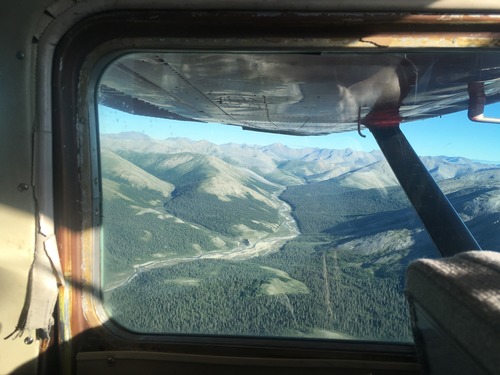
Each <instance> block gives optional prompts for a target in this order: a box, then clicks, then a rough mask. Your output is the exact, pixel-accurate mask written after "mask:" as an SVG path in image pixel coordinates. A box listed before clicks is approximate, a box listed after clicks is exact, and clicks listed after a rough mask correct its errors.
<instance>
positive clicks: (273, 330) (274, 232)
mask: <svg viewBox="0 0 500 375" xmlns="http://www.w3.org/2000/svg"><path fill="white" fill-rule="evenodd" d="M101 147H102V154H101V165H102V176H103V196H104V201H103V212H104V214H103V227H104V229H103V244H104V251H103V284H102V285H103V298H104V306H105V308H106V310H107V313H108V315H109V316H111V317H112V319H113V320H114V321H115V322H116V323H117V324H119V325H122V326H123V327H125V328H126V329H129V330H132V331H137V332H146V333H148V332H149V333H163V334H217V335H250V336H255V335H258V336H278V337H312V338H318V339H320V338H325V337H333V338H343V339H349V340H353V339H356V340H369V341H385V342H388V341H390V342H408V341H411V331H410V327H409V320H408V313H407V311H406V304H405V298H404V270H405V268H406V265H407V264H408V263H409V262H410V261H411V260H413V259H416V258H419V257H437V256H438V254H437V252H436V250H435V248H434V245H433V244H432V241H431V240H430V239H429V237H428V235H427V234H426V232H425V229H424V228H422V225H421V223H420V221H419V219H418V217H417V216H416V214H415V213H414V211H413V209H412V208H411V207H410V206H409V204H408V202H407V199H406V197H405V195H404V193H403V192H402V191H401V189H400V188H399V186H398V185H397V182H396V180H395V178H394V176H393V175H392V172H391V171H390V169H389V167H388V166H387V163H386V162H385V161H384V160H383V157H382V155H381V153H380V152H377V151H373V152H370V153H365V152H359V151H353V150H349V149H346V150H326V149H314V148H302V149H292V148H288V147H286V146H283V145H279V144H274V145H268V146H252V145H237V144H226V145H215V144H211V143H209V142H206V141H197V142H194V141H189V140H187V139H179V138H170V139H166V140H156V139H152V138H149V137H147V136H144V135H142V134H138V133H122V134H113V135H102V136H101ZM422 160H423V162H424V164H426V165H427V166H428V168H429V170H430V172H431V174H432V175H433V177H434V178H435V179H436V180H437V181H438V184H440V185H441V187H442V188H443V190H444V192H445V193H446V194H447V195H448V198H449V199H450V200H451V202H452V203H453V204H454V205H455V207H456V209H457V211H458V212H459V214H460V215H461V216H462V218H463V219H464V221H466V222H467V224H468V225H469V227H470V228H471V231H473V233H474V235H475V236H476V237H477V238H478V241H479V242H480V244H481V245H482V246H483V247H484V248H489V249H493V250H498V249H500V239H499V238H498V235H496V233H498V229H500V228H499V226H500V215H499V214H498V207H499V206H500V194H499V192H500V168H499V167H498V166H496V165H488V164H484V163H478V162H473V161H470V160H467V159H463V158H448V157H424V158H422Z"/></svg>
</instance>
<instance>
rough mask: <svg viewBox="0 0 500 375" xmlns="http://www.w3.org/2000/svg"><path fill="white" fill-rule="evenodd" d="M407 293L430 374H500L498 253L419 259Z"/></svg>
mask: <svg viewBox="0 0 500 375" xmlns="http://www.w3.org/2000/svg"><path fill="white" fill-rule="evenodd" d="M406 293H407V296H408V300H409V303H410V312H411V316H412V323H413V329H414V336H415V343H416V345H417V352H418V355H419V359H420V361H421V363H422V366H423V369H424V372H425V373H427V374H500V253H495V252H490V251H471V252H466V253H461V254H458V255H456V256H454V257H450V258H443V259H437V260H433V259H420V260H417V261H415V262H413V263H412V264H410V266H409V267H408V271H407V273H406Z"/></svg>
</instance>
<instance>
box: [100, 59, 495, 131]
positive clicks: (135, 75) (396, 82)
mask: <svg viewBox="0 0 500 375" xmlns="http://www.w3.org/2000/svg"><path fill="white" fill-rule="evenodd" d="M498 77H500V57H499V56H498V55H495V54H487V53H456V52H455V53H421V52H419V53H406V54H403V53H363V54H361V53H342V54H338V53H337V54H336V53H311V54H308V53H243V54H241V53H197V52H193V53H189V52H185V53H131V54H128V55H126V56H124V57H121V58H120V59H118V60H116V61H115V62H114V63H113V64H111V65H110V66H109V67H108V69H107V70H106V72H105V74H104V75H103V78H102V80H101V82H100V88H99V103H100V104H103V105H106V106H109V107H112V108H115V109H118V110H121V111H125V112H129V113H134V114H137V115H144V116H153V117H161V118H167V119H175V120H185V121H201V122H211V123H221V124H228V125H238V126H241V127H243V128H245V129H251V130H258V131H266V132H274V133H284V134H294V135H319V134H329V133H336V132H345V131H352V130H356V129H357V128H358V123H363V121H364V119H365V117H366V116H367V115H368V114H369V113H370V111H372V109H373V108H377V110H378V111H379V112H380V111H384V110H385V109H387V110H388V111H389V110H393V109H394V108H399V118H400V119H401V121H402V122H408V121H414V120H420V119H424V118H430V117H436V116H442V115H445V114H448V113H453V112H457V111H462V110H466V109H467V108H468V106H469V94H468V84H469V83H470V82H482V83H484V90H485V92H486V97H487V103H490V102H497V101H500V78H498Z"/></svg>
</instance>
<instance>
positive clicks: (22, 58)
mask: <svg viewBox="0 0 500 375" xmlns="http://www.w3.org/2000/svg"><path fill="white" fill-rule="evenodd" d="M25 57H26V55H25V54H24V52H23V51H17V52H16V58H17V59H18V60H24V58H25Z"/></svg>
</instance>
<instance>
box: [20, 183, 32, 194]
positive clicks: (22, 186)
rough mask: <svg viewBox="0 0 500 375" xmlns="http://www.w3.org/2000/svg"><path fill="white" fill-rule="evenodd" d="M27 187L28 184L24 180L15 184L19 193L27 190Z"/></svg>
mask: <svg viewBox="0 0 500 375" xmlns="http://www.w3.org/2000/svg"><path fill="white" fill-rule="evenodd" d="M28 189H29V186H28V184H25V183H24V182H23V183H20V184H19V185H17V190H19V191H20V192H21V193H23V192H25V191H27V190H28Z"/></svg>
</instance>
